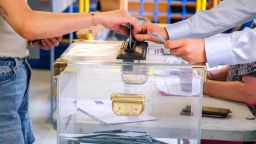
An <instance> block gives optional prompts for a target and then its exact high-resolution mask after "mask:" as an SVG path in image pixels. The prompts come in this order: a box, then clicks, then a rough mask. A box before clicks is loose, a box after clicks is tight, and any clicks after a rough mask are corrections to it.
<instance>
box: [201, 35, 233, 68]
mask: <svg viewBox="0 0 256 144" xmlns="http://www.w3.org/2000/svg"><path fill="white" fill-rule="evenodd" d="M205 51H206V58H207V62H208V65H209V67H216V66H218V65H226V64H232V63H234V62H233V60H234V54H233V53H232V44H231V39H230V35H229V34H222V35H217V36H213V37H209V38H205Z"/></svg>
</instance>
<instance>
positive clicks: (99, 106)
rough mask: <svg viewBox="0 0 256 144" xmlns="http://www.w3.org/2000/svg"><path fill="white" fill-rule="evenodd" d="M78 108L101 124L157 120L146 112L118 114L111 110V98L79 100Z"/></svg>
mask: <svg viewBox="0 0 256 144" xmlns="http://www.w3.org/2000/svg"><path fill="white" fill-rule="evenodd" d="M78 109H79V110H80V111H82V112H83V113H85V114H86V115H88V116H90V117H92V118H93V119H95V120H96V121H98V122H99V123H100V124H103V125H113V124H123V123H134V122H143V121H153V120H157V118H156V117H153V116H151V115H150V114H146V113H142V115H140V116H118V115H116V114H115V113H114V112H113V111H112V101H111V100H87V101H79V102H78Z"/></svg>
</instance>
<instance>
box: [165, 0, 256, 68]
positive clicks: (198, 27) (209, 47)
mask: <svg viewBox="0 0 256 144" xmlns="http://www.w3.org/2000/svg"><path fill="white" fill-rule="evenodd" d="M255 7H256V0H224V1H223V2H221V3H220V4H219V5H218V6H217V7H215V8H213V9H211V10H208V11H200V12H198V13H196V14H195V15H194V16H192V17H191V18H189V19H187V20H184V21H181V22H178V23H175V24H171V25H169V26H168V27H167V28H166V29H167V31H168V35H169V38H170V39H179V38H207V37H209V36H213V35H215V34H218V33H220V32H223V31H225V30H227V29H230V28H233V27H235V26H239V25H241V24H243V23H245V22H248V21H250V20H253V19H254V18H255V17H256V8H255ZM252 33H255V30H252V31H250V30H245V31H243V32H242V35H243V38H242V39H241V37H239V36H237V35H238V33H235V34H231V35H229V36H228V35H222V36H217V37H212V38H209V39H206V41H205V47H206V55H207V61H208V63H209V65H210V66H216V65H219V64H238V63H248V62H251V61H252V59H254V60H256V55H252V54H251V53H248V51H251V52H252V51H253V50H254V49H255V50H254V51H256V47H251V46H253V45H255V44H254V43H255V42H254V41H256V37H254V39H253V38H249V37H251V36H252V35H253V34H252ZM254 35H255V34H254ZM245 37H248V38H247V39H248V40H250V41H248V43H249V44H247V46H250V47H248V48H247V49H246V50H245V48H243V47H240V45H237V44H238V43H240V44H241V43H243V42H242V41H241V42H239V40H244V39H245ZM214 39H216V40H214ZM222 39H223V40H222ZM231 40H232V41H231ZM217 45H218V48H216V46H217ZM232 46H236V50H233V49H234V47H232ZM238 49H239V50H238ZM238 51H239V52H238ZM220 53H221V54H220ZM248 54H249V55H248ZM216 55H217V57H216Z"/></svg>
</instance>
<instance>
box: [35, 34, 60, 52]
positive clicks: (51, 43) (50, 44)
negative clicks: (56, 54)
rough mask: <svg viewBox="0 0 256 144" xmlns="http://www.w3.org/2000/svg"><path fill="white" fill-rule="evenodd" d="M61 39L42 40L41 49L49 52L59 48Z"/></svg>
mask: <svg viewBox="0 0 256 144" xmlns="http://www.w3.org/2000/svg"><path fill="white" fill-rule="evenodd" d="M61 39H62V36H59V37H55V38H49V39H43V40H40V43H41V44H40V45H39V47H40V48H41V49H44V50H49V49H51V48H54V47H56V46H58V45H59V42H60V40H61Z"/></svg>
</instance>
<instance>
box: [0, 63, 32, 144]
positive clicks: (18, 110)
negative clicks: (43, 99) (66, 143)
mask: <svg viewBox="0 0 256 144" xmlns="http://www.w3.org/2000/svg"><path fill="white" fill-rule="evenodd" d="M30 76H31V68H30V66H29V64H28V61H27V59H26V58H0V143H1V144H32V143H33V142H34V140H35V139H34V136H33V132H32V125H31V119H30V116H29V113H28V102H29V92H28V91H29V81H30Z"/></svg>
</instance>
